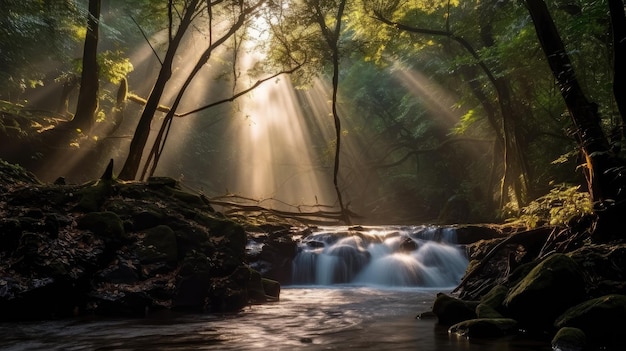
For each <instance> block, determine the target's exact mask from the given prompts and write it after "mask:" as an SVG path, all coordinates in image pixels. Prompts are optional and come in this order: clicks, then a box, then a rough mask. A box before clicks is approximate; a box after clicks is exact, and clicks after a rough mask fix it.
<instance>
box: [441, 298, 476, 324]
mask: <svg viewBox="0 0 626 351" xmlns="http://www.w3.org/2000/svg"><path fill="white" fill-rule="evenodd" d="M476 306H477V303H476V302H468V301H463V300H461V299H457V298H455V297H452V296H449V295H446V294H441V293H440V294H437V298H436V299H435V303H434V304H433V313H434V314H435V315H437V318H438V319H439V323H440V324H443V325H452V324H455V323H458V322H461V321H464V320H468V319H474V318H476V312H475V310H476Z"/></svg>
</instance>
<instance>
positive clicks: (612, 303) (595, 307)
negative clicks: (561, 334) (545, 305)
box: [554, 294, 626, 339]
mask: <svg viewBox="0 0 626 351" xmlns="http://www.w3.org/2000/svg"><path fill="white" fill-rule="evenodd" d="M554 325H555V326H556V327H558V328H562V327H575V328H579V329H582V330H583V331H584V332H585V334H587V335H588V336H589V337H590V338H602V339H604V338H611V337H621V335H622V333H623V330H624V329H625V328H626V296H625V295H617V294H613V295H606V296H602V297H598V298H595V299H591V300H588V301H585V302H582V303H580V304H578V305H576V306H573V307H571V308H570V309H568V310H567V311H565V312H564V313H563V314H562V315H561V316H560V317H558V318H557V320H556V322H555V323H554Z"/></svg>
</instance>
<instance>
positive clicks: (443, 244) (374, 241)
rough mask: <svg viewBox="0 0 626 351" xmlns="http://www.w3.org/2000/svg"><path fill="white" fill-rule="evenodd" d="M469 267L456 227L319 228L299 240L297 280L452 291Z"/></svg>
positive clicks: (294, 277) (297, 282)
mask: <svg viewBox="0 0 626 351" xmlns="http://www.w3.org/2000/svg"><path fill="white" fill-rule="evenodd" d="M467 265H468V259H467V256H466V254H465V251H464V249H463V247H462V246H460V245H457V244H456V233H455V231H454V228H452V227H445V228H442V227H432V226H409V227H400V226H398V227H395V226H391V227H360V226H359V227H319V228H314V229H313V230H312V232H311V233H310V234H308V235H306V236H304V237H302V238H301V239H300V242H299V244H298V253H297V255H296V257H295V258H294V260H293V269H292V282H293V283H294V284H295V285H322V286H328V285H335V284H355V285H362V286H387V287H425V288H433V287H452V286H454V285H456V284H458V283H459V281H460V279H461V278H462V276H463V274H464V272H465V269H466V268H467Z"/></svg>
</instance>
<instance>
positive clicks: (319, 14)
mask: <svg viewBox="0 0 626 351" xmlns="http://www.w3.org/2000/svg"><path fill="white" fill-rule="evenodd" d="M345 7H346V0H341V1H340V2H339V6H338V8H337V13H336V14H335V28H334V29H331V28H328V25H327V24H326V17H325V15H324V13H323V11H322V9H321V6H320V3H319V2H315V3H314V4H313V8H314V11H315V15H316V19H317V21H318V23H319V25H320V29H321V31H322V34H323V35H324V38H325V39H326V44H328V47H329V48H330V49H331V51H332V61H333V93H332V113H333V120H334V123H335V138H336V142H335V162H334V167H333V184H334V186H335V193H336V194H337V201H339V208H340V210H341V216H342V219H343V221H344V222H345V223H347V224H350V223H351V220H350V213H349V211H348V209H347V208H346V206H345V204H344V203H343V197H342V195H341V189H340V188H339V159H340V158H339V156H340V153H341V119H340V118H339V112H338V110H337V92H338V90H339V36H340V34H341V19H342V18H343V13H344V10H345Z"/></svg>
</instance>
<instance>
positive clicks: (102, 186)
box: [74, 181, 111, 213]
mask: <svg viewBox="0 0 626 351" xmlns="http://www.w3.org/2000/svg"><path fill="white" fill-rule="evenodd" d="M110 192H111V181H97V182H95V183H94V184H93V185H91V186H86V187H84V188H82V189H80V191H79V195H80V200H79V201H78V204H77V205H76V207H74V210H76V211H80V212H85V213H89V212H96V211H99V210H100V208H101V207H102V205H103V204H104V202H105V200H106V198H107V197H108V196H109V194H110Z"/></svg>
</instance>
